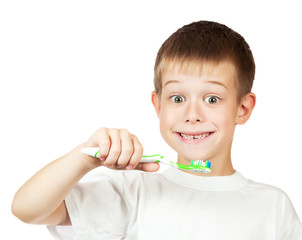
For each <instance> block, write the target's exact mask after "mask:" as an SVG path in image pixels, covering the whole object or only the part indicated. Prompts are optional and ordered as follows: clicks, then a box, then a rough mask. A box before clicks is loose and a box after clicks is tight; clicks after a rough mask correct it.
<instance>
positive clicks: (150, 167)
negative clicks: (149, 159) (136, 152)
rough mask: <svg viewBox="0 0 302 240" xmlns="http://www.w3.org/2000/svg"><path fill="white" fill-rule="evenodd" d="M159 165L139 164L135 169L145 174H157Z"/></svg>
mask: <svg viewBox="0 0 302 240" xmlns="http://www.w3.org/2000/svg"><path fill="white" fill-rule="evenodd" d="M159 167H160V166H159V163H156V162H154V163H139V164H138V165H137V166H136V167H135V169H136V170H141V171H145V172H157V171H158V170H159Z"/></svg>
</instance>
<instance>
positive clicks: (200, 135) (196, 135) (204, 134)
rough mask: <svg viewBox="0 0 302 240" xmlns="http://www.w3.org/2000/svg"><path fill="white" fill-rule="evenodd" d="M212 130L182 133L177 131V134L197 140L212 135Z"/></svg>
mask: <svg viewBox="0 0 302 240" xmlns="http://www.w3.org/2000/svg"><path fill="white" fill-rule="evenodd" d="M213 133H214V132H201V133H182V132H178V133H177V134H178V135H179V136H180V137H181V138H183V139H187V140H198V139H203V138H206V137H208V136H210V135H212V134H213Z"/></svg>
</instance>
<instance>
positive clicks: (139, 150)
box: [127, 135, 144, 169]
mask: <svg viewBox="0 0 302 240" xmlns="http://www.w3.org/2000/svg"><path fill="white" fill-rule="evenodd" d="M132 144H133V154H132V156H131V158H130V161H129V163H128V165H127V169H134V168H135V167H136V166H137V165H138V164H139V162H140V160H141V158H142V155H143V152H144V148H143V145H142V144H141V143H140V141H139V140H138V138H137V137H136V136H135V135H132Z"/></svg>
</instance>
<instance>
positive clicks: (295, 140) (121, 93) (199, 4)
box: [0, 0, 302, 240]
mask: <svg viewBox="0 0 302 240" xmlns="http://www.w3.org/2000/svg"><path fill="white" fill-rule="evenodd" d="M298 4H299V3H298V1H259V2H257V1H249V2H247V1H214V0H208V1H190V0H186V1H176V0H174V1H163V0H161V1H148V2H147V1H129V0H128V1H122V0H120V1H101V0H99V1H62V0H60V1H32V0H29V1H14V0H10V1H8V0H7V1H1V3H0V80H1V85H0V107H1V117H0V121H1V124H0V128H1V129H0V130H1V131H0V138H1V139H0V140H1V142H0V148H1V150H0V151H1V152H0V157H1V174H0V177H1V181H0V184H1V200H2V201H1V214H0V218H1V219H0V220H1V229H2V231H1V235H2V236H6V237H5V238H6V239H45V240H48V239H52V238H51V236H50V235H49V234H48V232H47V230H46V228H45V226H34V225H27V224H24V223H22V222H21V221H19V220H18V219H17V218H15V217H14V216H13V215H12V214H11V211H10V205H11V202H12V198H13V195H14V193H15V192H16V191H17V190H18V188H19V187H20V186H21V185H22V184H23V183H24V182H25V181H26V180H27V179H28V178H30V177H31V176H32V175H33V174H34V173H35V172H37V171H38V170H39V169H40V168H42V167H43V166H45V165H46V164H47V163H49V162H51V161H52V160H54V159H56V158H58V157H60V156H61V155H63V154H64V153H66V152H68V151H70V150H71V149H73V148H74V147H75V146H77V145H78V144H80V143H81V142H84V141H86V140H87V138H88V137H89V136H90V135H91V134H93V132H94V131H95V130H96V129H97V128H99V127H101V126H106V127H116V128H128V129H129V130H130V131H131V132H133V133H134V134H136V135H137V136H138V138H139V139H140V141H141V142H142V143H143V145H144V147H145V149H146V151H148V152H152V151H153V152H160V153H162V154H165V153H166V154H170V153H171V149H170V148H169V147H167V146H166V145H165V143H164V142H163V140H162V139H161V136H160V134H159V130H158V119H157V117H156V114H155V112H154V110H153V107H152V104H151V101H150V96H151V95H150V93H151V91H152V90H153V65H154V60H155V56H156V53H157V51H158V49H159V47H160V45H161V44H162V43H163V41H164V40H165V39H166V38H167V37H168V36H170V35H171V34H172V33H173V32H174V31H176V30H177V29H178V28H180V27H182V26H183V25H185V24H188V23H191V22H193V21H198V20H201V19H203V20H213V21H218V22H221V23H224V24H226V25H227V26H229V27H231V28H232V29H234V30H235V31H238V32H239V33H240V34H242V35H243V36H244V37H245V39H246V41H247V42H248V43H249V45H250V47H251V48H252V51H253V53H254V57H255V61H256V79H255V84H254V89H253V91H254V92H255V93H256V95H257V104H256V108H255V110H254V112H253V115H252V117H251V119H250V121H249V122H248V123H246V124H245V125H244V126H239V127H238V128H237V130H236V134H235V139H234V144H233V162H234V167H235V168H236V169H237V170H238V171H240V172H241V173H242V174H243V175H245V176H246V177H247V178H251V179H253V180H255V181H259V182H264V183H268V184H271V185H275V186H278V187H279V188H281V189H283V190H284V191H285V192H286V193H287V194H288V195H289V197H290V199H291V200H292V202H293V204H294V206H295V209H296V211H297V213H298V215H299V216H300V218H301V217H302V193H301V185H300V184H301V180H302V174H301V168H302V163H301V161H302V154H301V148H302V146H301V140H300V138H301V135H302V127H301V122H302V114H301V104H302V100H301V86H302V84H301V81H302V78H301V55H302V48H301V42H302V35H301V23H302V17H301V16H302V15H301V11H300V10H301V7H299V6H301V5H298ZM153 152H152V153H153ZM298 184H299V185H298Z"/></svg>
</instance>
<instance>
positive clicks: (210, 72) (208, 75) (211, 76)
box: [162, 61, 237, 86]
mask: <svg viewBox="0 0 302 240" xmlns="http://www.w3.org/2000/svg"><path fill="white" fill-rule="evenodd" d="M180 75H190V76H195V77H198V78H201V79H204V80H206V81H207V82H211V81H213V82H218V84H219V83H221V84H222V85H229V86H235V85H236V76H237V74H236V70H235V66H234V64H232V63H231V62H229V61H221V62H218V63H216V62H209V61H203V62H200V61H198V62H197V61H185V62H180V61H170V62H167V63H166V64H165V67H164V68H163V69H162V86H165V85H166V84H167V82H168V81H173V80H180V79H173V78H177V76H180ZM171 78H172V79H171Z"/></svg>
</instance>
